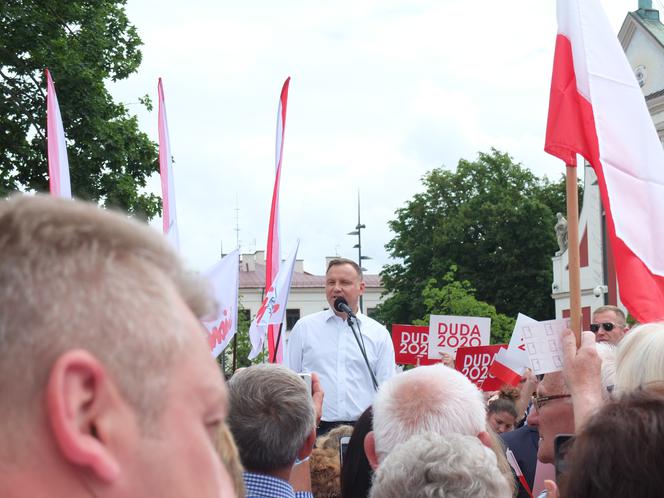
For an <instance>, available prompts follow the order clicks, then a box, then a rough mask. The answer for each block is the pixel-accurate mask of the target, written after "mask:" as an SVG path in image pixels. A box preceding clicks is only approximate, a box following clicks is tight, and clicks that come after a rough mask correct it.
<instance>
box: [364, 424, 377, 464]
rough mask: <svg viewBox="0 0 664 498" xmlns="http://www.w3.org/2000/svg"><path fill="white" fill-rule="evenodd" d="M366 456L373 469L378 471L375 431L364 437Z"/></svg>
mask: <svg viewBox="0 0 664 498" xmlns="http://www.w3.org/2000/svg"><path fill="white" fill-rule="evenodd" d="M364 454H365V455H366V456H367V460H369V465H371V468H372V469H373V470H376V469H377V468H378V457H377V456H376V438H375V437H374V433H373V431H370V432H368V433H367V435H366V436H364Z"/></svg>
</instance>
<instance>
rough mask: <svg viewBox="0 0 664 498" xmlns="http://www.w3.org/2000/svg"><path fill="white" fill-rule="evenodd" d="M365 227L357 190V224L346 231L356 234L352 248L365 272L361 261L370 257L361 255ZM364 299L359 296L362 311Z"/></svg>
mask: <svg viewBox="0 0 664 498" xmlns="http://www.w3.org/2000/svg"><path fill="white" fill-rule="evenodd" d="M364 228H367V226H366V225H364V224H363V223H361V222H360V192H359V191H358V192H357V225H356V226H355V230H353V231H352V232H348V235H357V244H355V245H354V246H353V249H357V264H358V266H359V267H360V269H361V270H362V271H363V272H365V271H367V269H366V268H364V267H363V266H362V261H363V260H367V259H371V257H370V256H363V255H362V229H364ZM363 308H364V301H363V299H362V296H360V311H362V312H363V311H364V310H363Z"/></svg>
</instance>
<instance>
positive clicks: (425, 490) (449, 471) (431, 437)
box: [369, 433, 512, 498]
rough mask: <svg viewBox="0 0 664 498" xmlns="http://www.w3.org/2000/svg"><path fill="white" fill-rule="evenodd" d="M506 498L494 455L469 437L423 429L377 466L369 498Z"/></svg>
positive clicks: (502, 477)
mask: <svg viewBox="0 0 664 498" xmlns="http://www.w3.org/2000/svg"><path fill="white" fill-rule="evenodd" d="M404 496H408V497H409V498H439V497H445V498H510V497H511V496H512V493H511V491H510V488H509V485H508V484H507V480H506V479H505V477H504V476H503V475H502V474H501V473H500V471H499V470H498V466H497V465H496V456H495V454H494V453H493V452H492V451H491V450H490V449H488V448H486V447H485V446H483V445H482V443H481V442H480V440H479V439H477V438H476V437H473V436H462V435H460V434H447V435H445V436H442V435H440V434H434V433H425V434H419V435H417V436H413V437H412V438H410V439H409V440H408V441H407V442H405V443H402V444H400V445H398V446H397V447H396V448H394V450H393V451H392V452H391V453H390V454H389V455H388V456H387V458H386V459H385V461H384V462H383V463H382V464H381V465H380V467H379V468H378V471H377V472H376V475H375V477H374V482H373V486H372V487H371V494H370V495H369V497H370V498H403V497H404Z"/></svg>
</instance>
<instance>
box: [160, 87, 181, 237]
mask: <svg viewBox="0 0 664 498" xmlns="http://www.w3.org/2000/svg"><path fill="white" fill-rule="evenodd" d="M157 90H158V92H159V173H160V175H161V201H162V206H161V216H162V220H163V225H164V235H165V236H166V238H168V239H169V240H170V241H171V243H172V244H173V245H174V246H175V247H176V248H179V247H180V236H179V234H178V224H177V218H176V215H175V188H174V186H173V184H174V181H173V163H172V157H171V140H170V138H169V135H168V119H167V118H166V102H165V100H164V89H163V87H162V84H161V78H159V84H158V85H157Z"/></svg>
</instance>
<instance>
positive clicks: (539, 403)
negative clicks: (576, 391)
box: [533, 394, 572, 412]
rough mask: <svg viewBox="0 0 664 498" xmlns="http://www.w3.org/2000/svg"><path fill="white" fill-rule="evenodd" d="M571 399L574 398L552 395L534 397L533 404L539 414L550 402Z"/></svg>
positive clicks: (569, 395) (565, 395)
mask: <svg viewBox="0 0 664 498" xmlns="http://www.w3.org/2000/svg"><path fill="white" fill-rule="evenodd" d="M571 397H572V395H571V394H552V395H551V396H533V404H534V405H535V410H537V411H538V412H539V411H540V410H541V409H542V407H543V406H544V405H545V404H546V403H548V402H549V401H552V400H554V399H563V398H571Z"/></svg>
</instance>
